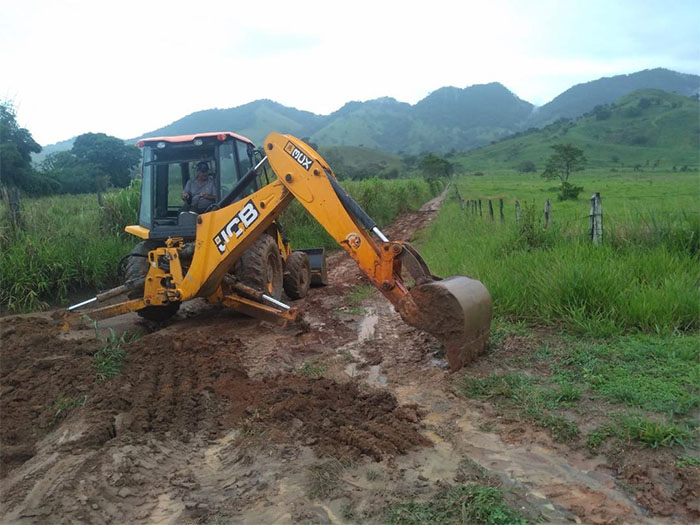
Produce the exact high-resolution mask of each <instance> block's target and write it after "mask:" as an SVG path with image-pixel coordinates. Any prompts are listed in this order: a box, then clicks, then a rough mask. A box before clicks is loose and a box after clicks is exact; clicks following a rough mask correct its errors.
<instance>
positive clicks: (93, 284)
mask: <svg viewBox="0 0 700 525" xmlns="http://www.w3.org/2000/svg"><path fill="white" fill-rule="evenodd" d="M100 217H101V215H100V208H99V206H98V204H97V199H96V197H95V195H61V196H54V197H45V198H41V199H26V200H25V201H24V203H23V210H22V219H23V222H24V227H23V228H22V229H21V230H16V231H12V232H10V233H8V234H7V235H6V236H4V237H3V238H2V241H1V242H0V249H2V252H3V254H2V257H0V305H2V307H3V308H7V309H8V310H10V311H13V312H18V311H30V310H38V309H42V308H44V307H46V306H47V302H48V301H58V302H63V301H65V300H66V298H67V297H68V294H69V293H71V292H72V291H76V290H80V289H84V288H89V289H96V288H104V287H106V286H109V285H111V284H114V283H115V282H116V262H117V261H118V260H119V258H120V257H121V256H122V255H123V254H124V253H127V252H128V250H129V249H130V245H131V243H130V242H128V241H127V240H125V239H123V238H121V237H120V236H119V235H117V234H115V233H109V232H105V231H102V230H100V228H98V227H97V225H98V224H99V223H100Z"/></svg>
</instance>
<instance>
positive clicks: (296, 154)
mask: <svg viewBox="0 0 700 525" xmlns="http://www.w3.org/2000/svg"><path fill="white" fill-rule="evenodd" d="M284 151H286V152H287V153H289V154H290V155H291V157H292V158H293V159H294V160H296V161H297V162H298V163H299V164H301V167H302V168H304V169H305V170H306V171H309V170H310V169H311V165H312V164H313V163H314V161H313V159H310V158H309V157H307V156H306V153H304V152H302V151H301V150H300V149H299V148H297V147H296V146H295V145H294V144H293V143H291V142H287V145H286V146H285V147H284Z"/></svg>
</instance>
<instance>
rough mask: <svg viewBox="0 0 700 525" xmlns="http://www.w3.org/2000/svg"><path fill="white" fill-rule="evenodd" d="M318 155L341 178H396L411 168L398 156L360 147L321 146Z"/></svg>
mask: <svg viewBox="0 0 700 525" xmlns="http://www.w3.org/2000/svg"><path fill="white" fill-rule="evenodd" d="M319 153H321V155H322V156H323V158H324V159H326V161H328V163H329V164H330V165H331V167H332V168H333V171H334V172H335V173H336V175H338V176H339V177H341V178H351V179H364V178H368V177H385V178H396V177H403V176H407V175H408V171H409V169H410V168H412V167H411V166H406V164H405V163H404V162H403V159H402V158H401V157H400V156H399V155H396V154H393V153H386V152H383V151H379V150H376V149H372V148H367V147H361V146H321V147H320V148H319Z"/></svg>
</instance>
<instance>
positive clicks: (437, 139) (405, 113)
mask: <svg viewBox="0 0 700 525" xmlns="http://www.w3.org/2000/svg"><path fill="white" fill-rule="evenodd" d="M648 88H655V89H662V90H664V91H666V92H670V93H674V92H675V93H677V94H679V95H684V96H690V95H693V94H697V92H698V89H699V88H700V77H698V76H697V75H688V74H683V73H677V72H675V71H669V70H667V69H652V70H645V71H639V72H637V73H632V74H630V75H617V76H614V77H610V78H601V79H598V80H594V81H591V82H587V83H585V84H578V85H576V86H573V87H572V88H570V89H568V90H567V91H565V92H564V93H562V94H561V95H559V96H558V97H556V98H555V99H553V100H552V101H551V102H549V103H547V104H545V105H544V106H542V107H539V108H535V107H534V106H533V105H532V104H530V103H529V102H526V101H524V100H521V99H520V98H518V97H517V96H516V95H515V94H514V93H512V92H510V91H509V90H508V89H507V88H506V87H504V86H503V85H501V84H499V83H497V82H492V83H490V84H482V85H474V86H469V87H466V88H457V87H442V88H439V89H437V90H435V91H433V92H432V93H430V94H429V95H428V96H426V97H425V98H424V99H422V100H420V101H419V102H417V103H416V104H414V105H411V104H407V103H405V102H399V101H397V100H395V99H393V98H389V97H382V98H378V99H375V100H368V101H364V102H357V101H355V102H348V103H347V104H345V105H344V106H342V107H341V108H340V109H338V110H337V111H335V112H333V113H331V114H330V115H316V114H314V113H311V112H309V111H301V110H298V109H295V108H291V107H286V106H283V105H282V104H278V103H277V102H273V101H272V100H256V101H254V102H250V103H248V104H243V105H241V106H237V107H234V108H228V109H208V110H204V111H198V112H196V113H192V114H190V115H187V116H185V117H183V118H181V119H179V120H176V121H174V122H172V123H170V124H168V125H167V126H163V127H161V128H159V129H156V130H153V131H149V132H148V133H145V134H143V135H141V136H139V137H135V138H132V139H130V140H129V142H135V141H136V140H137V139H139V138H142V137H153V136H158V135H185V134H190V133H197V132H203V131H218V130H231V131H236V132H238V133H241V134H242V135H245V136H247V137H249V138H251V139H252V140H253V141H254V142H255V143H256V144H261V143H262V141H263V139H264V138H265V136H267V134H268V133H269V132H271V131H278V132H281V133H291V134H294V135H296V136H298V137H310V138H311V140H312V141H313V142H315V143H316V144H320V145H327V146H364V147H368V148H374V149H379V150H382V151H387V152H393V153H406V154H412V155H416V154H422V153H427V152H431V151H433V152H442V153H446V152H450V151H467V150H471V149H473V148H477V147H480V146H484V145H487V144H489V143H490V142H492V141H494V140H500V139H502V138H504V137H507V136H510V135H512V134H513V133H515V132H521V131H522V130H525V129H527V128H530V127H535V128H540V127H542V126H543V125H546V124H549V123H551V122H553V121H556V120H557V119H559V118H562V117H564V118H578V117H580V116H581V115H582V114H584V113H586V112H589V111H591V110H592V109H593V108H594V107H596V106H599V105H605V104H610V103H611V102H613V101H615V100H617V99H618V98H619V97H621V96H624V95H627V94H629V93H631V92H633V91H634V90H637V89H648ZM608 124H610V123H608ZM623 127H624V126H623ZM550 131H551V130H550ZM554 132H556V131H554ZM623 132H624V130H621V131H620V133H622V134H621V135H619V136H618V138H617V139H614V140H617V141H618V142H619V141H622V142H625V141H628V142H629V141H630V140H634V141H637V142H635V145H636V146H639V147H654V146H653V144H652V142H653V141H651V142H648V143H646V144H645V143H643V142H639V141H643V140H644V139H643V138H641V137H643V136H645V135H644V133H643V132H640V133H639V134H638V135H637V136H636V138H635V137H631V136H628V135H625V134H624V133H623ZM608 139H609V140H610V141H613V142H614V140H613V138H612V137H609V138H608ZM608 139H606V140H608ZM596 140H598V139H596ZM659 140H662V139H661V138H659ZM70 144H71V141H64V142H62V143H58V144H55V145H50V146H46V148H45V153H44V154H46V153H49V152H52V151H60V150H62V149H69V148H70Z"/></svg>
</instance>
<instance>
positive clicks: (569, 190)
mask: <svg viewBox="0 0 700 525" xmlns="http://www.w3.org/2000/svg"><path fill="white" fill-rule="evenodd" d="M582 191H583V186H574V185H573V184H571V183H570V182H566V181H565V182H562V183H561V186H560V188H559V194H558V195H557V199H559V200H560V201H575V200H578V194H579V193H581V192H582Z"/></svg>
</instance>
